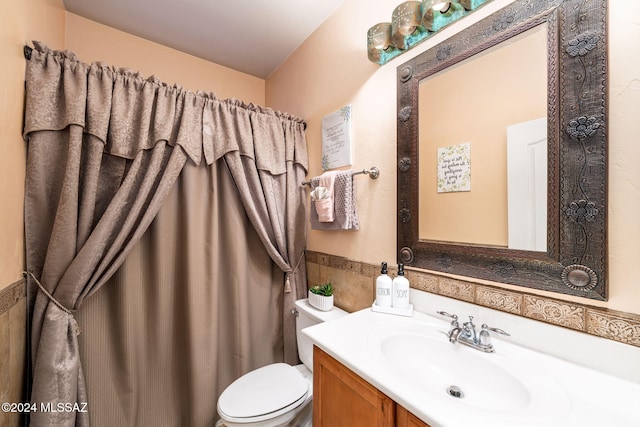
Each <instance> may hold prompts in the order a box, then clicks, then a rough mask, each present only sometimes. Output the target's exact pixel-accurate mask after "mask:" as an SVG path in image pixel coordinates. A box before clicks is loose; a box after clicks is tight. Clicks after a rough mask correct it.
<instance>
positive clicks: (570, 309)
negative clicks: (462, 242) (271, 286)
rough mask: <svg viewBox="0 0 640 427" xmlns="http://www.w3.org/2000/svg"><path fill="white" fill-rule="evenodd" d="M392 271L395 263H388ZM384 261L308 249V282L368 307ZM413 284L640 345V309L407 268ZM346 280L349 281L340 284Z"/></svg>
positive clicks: (346, 302) (346, 304)
mask: <svg viewBox="0 0 640 427" xmlns="http://www.w3.org/2000/svg"><path fill="white" fill-rule="evenodd" d="M389 270H390V273H392V275H393V274H395V269H394V268H392V267H390V268H389ZM379 274H380V266H379V265H373V264H367V263H363V262H359V261H352V260H349V259H347V258H344V257H339V256H335V255H329V254H325V253H321V252H314V251H307V279H308V281H309V285H312V284H316V283H324V282H326V281H329V280H331V281H332V282H333V283H334V284H335V287H336V290H335V294H334V299H335V304H336V305H337V306H339V307H340V308H342V309H344V310H346V311H349V312H353V311H357V310H361V309H363V308H367V307H370V306H371V304H372V303H373V300H374V299H375V278H376V277H377V276H378V275H379ZM406 274H407V278H408V279H409V282H410V283H411V287H412V288H415V289H419V290H422V291H426V292H431V293H434V294H438V295H444V296H447V297H451V298H455V299H459V300H463V301H467V302H470V303H473V304H478V305H482V306H484V307H489V308H493V309H496V310H500V311H504V312H507V313H511V314H516V315H519V316H523V317H526V318H529V319H534V320H539V321H542V322H546V323H550V324H553V325H558V326H563V327H565V328H570V329H574V330H577V331H580V332H585V333H588V334H592V335H596V336H600V337H603V338H607V339H611V340H615V341H619V342H622V343H625V344H630V345H633V346H636V347H640V315H638V314H633V313H624V312H619V311H614V310H609V309H606V308H600V307H592V306H589V305H584V304H579V303H575V302H569V301H562V300H558V299H553V298H547V297H541V296H538V295H534V294H529V293H526V292H518V291H512V290H506V289H502V288H498V287H493V286H487V285H484V284H477V283H472V282H467V281H463V280H457V279H453V278H450V277H444V276H439V275H436V274H430V273H427V272H421V271H417V270H407V271H406ZM346 283H348V286H341V285H342V284H346Z"/></svg>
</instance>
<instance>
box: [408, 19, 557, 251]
mask: <svg viewBox="0 0 640 427" xmlns="http://www.w3.org/2000/svg"><path fill="white" fill-rule="evenodd" d="M546 27H547V26H546V24H544V25H540V26H537V27H535V28H533V29H531V30H529V31H526V32H524V33H522V34H520V35H518V36H516V37H513V38H511V39H509V40H506V41H504V42H502V43H500V44H498V45H496V46H494V47H493V48H491V49H488V50H485V51H483V52H482V53H480V54H477V55H475V56H473V57H471V58H469V59H468V60H465V61H462V62H460V63H458V64H456V65H454V66H451V67H449V68H447V69H446V70H444V71H442V72H440V73H437V74H434V75H432V76H429V77H428V78H426V79H423V80H422V81H421V82H420V84H419V107H418V109H419V131H418V133H419V144H420V149H419V164H420V168H419V171H420V172H419V188H420V195H419V212H420V217H419V238H420V240H429V241H441V242H454V243H465V244H473V245H480V246H489V247H501V248H510V249H523V250H530V251H546V248H547V241H546V238H547V228H546V227H547V216H548V215H547V148H546V140H547V119H546V117H547V78H548V76H547V60H548V57H547V28H546Z"/></svg>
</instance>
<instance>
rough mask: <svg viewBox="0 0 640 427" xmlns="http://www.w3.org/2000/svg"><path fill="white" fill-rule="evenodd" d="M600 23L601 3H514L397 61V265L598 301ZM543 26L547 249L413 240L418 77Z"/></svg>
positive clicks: (603, 54)
mask: <svg viewBox="0 0 640 427" xmlns="http://www.w3.org/2000/svg"><path fill="white" fill-rule="evenodd" d="M606 19H607V2H606V0H516V1H515V2H514V3H512V4H510V5H508V6H506V7H505V8H503V9H501V10H499V11H497V12H495V13H493V14H492V15H491V16H489V17H487V18H485V19H483V20H481V21H480V22H478V23H476V24H473V25H471V26H470V27H468V28H466V29H465V30H463V31H461V32H459V33H458V34H456V35H454V36H452V37H451V38H449V39H447V40H445V41H443V42H442V43H440V44H438V45H437V46H434V47H433V48H431V49H429V50H427V51H425V52H424V53H422V54H420V55H418V56H417V57H415V58H413V59H411V60H409V61H407V62H406V63H405V64H402V65H400V66H399V67H398V70H397V74H398V83H397V84H398V105H397V114H398V117H397V120H398V128H397V130H398V172H397V173H398V200H397V202H398V210H397V214H398V218H397V227H398V229H397V251H398V252H397V256H398V262H402V263H404V264H405V265H408V266H413V267H419V268H424V269H428V270H435V271H439V272H446V273H451V274H457V275H461V276H468V277H474V278H479V279H485V280H490V281H494V282H501V283H509V284H512V285H519V286H524V287H527V288H536V289H542V290H546V291H553V292H559V293H563V294H569V295H576V296H580V297H585V298H591V299H596V300H606V299H607V216H606V213H607V128H606V121H607V101H608V99H607V21H606ZM543 23H547V28H548V35H547V45H548V58H549V59H548V65H547V72H548V85H547V86H548V93H547V97H548V114H547V117H548V127H547V129H548V191H547V194H548V196H547V198H548V205H547V206H548V208H547V209H548V213H547V215H548V219H547V224H548V228H547V251H546V252H534V251H524V250H514V249H505V248H495V247H484V246H480V245H470V244H459V243H451V242H440V241H430V240H420V238H419V230H418V222H419V221H418V218H419V209H418V207H419V191H420V188H419V170H418V167H419V165H418V158H419V157H418V150H419V146H418V117H419V114H418V86H419V83H420V81H421V80H422V79H424V78H427V77H429V76H431V75H433V74H435V73H437V72H439V71H442V70H444V69H446V68H447V67H449V66H451V65H453V64H456V63H458V62H460V61H462V60H464V59H467V58H469V57H471V56H473V55H475V54H476V53H479V52H482V51H484V50H485V49H488V48H490V47H492V46H494V45H496V44H497V43H500V42H502V41H504V40H507V39H509V38H511V37H513V36H515V35H518V34H520V33H522V32H524V31H526V30H528V29H531V28H533V27H535V26H537V25H540V24H543ZM490 102H491V100H487V104H489V103H490ZM460 117H461V119H460V120H461V121H462V120H464V116H463V115H461V116H460ZM423 167H424V165H423ZM433 168H434V173H435V165H434V166H433Z"/></svg>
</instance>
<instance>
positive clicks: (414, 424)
mask: <svg viewBox="0 0 640 427" xmlns="http://www.w3.org/2000/svg"><path fill="white" fill-rule="evenodd" d="M396 427H429V424H427V423H425V422H424V421H422V420H421V419H420V418H418V417H416V416H415V415H413V414H412V413H411V412H409V411H407V410H406V409H404V408H403V407H402V406H400V405H398V404H396Z"/></svg>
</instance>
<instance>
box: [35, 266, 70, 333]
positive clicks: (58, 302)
mask: <svg viewBox="0 0 640 427" xmlns="http://www.w3.org/2000/svg"><path fill="white" fill-rule="evenodd" d="M25 273H27V274H28V275H29V276H31V277H32V278H33V280H35V282H36V284H37V285H38V287H39V288H40V290H41V291H42V293H44V294H45V295H46V296H47V298H49V300H50V301H51V302H52V303H54V304H55V305H56V307H58V308H59V309H60V310H62V311H64V312H65V313H67V314H68V315H69V316H71V321H72V323H73V329H74V332H75V334H76V336H78V335H80V326H78V322H77V321H76V318H75V316H74V315H73V314H74V313H75V310H69V309H68V308H67V307H65V306H64V305H62V304H61V303H60V301H58V300H57V299H55V298H54V297H53V295H51V293H50V292H49V291H47V289H46V288H45V287H44V285H43V284H42V283H40V281H39V280H38V278H37V277H36V276H35V275H34V274H33V273H32V272H30V271H26V272H25Z"/></svg>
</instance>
